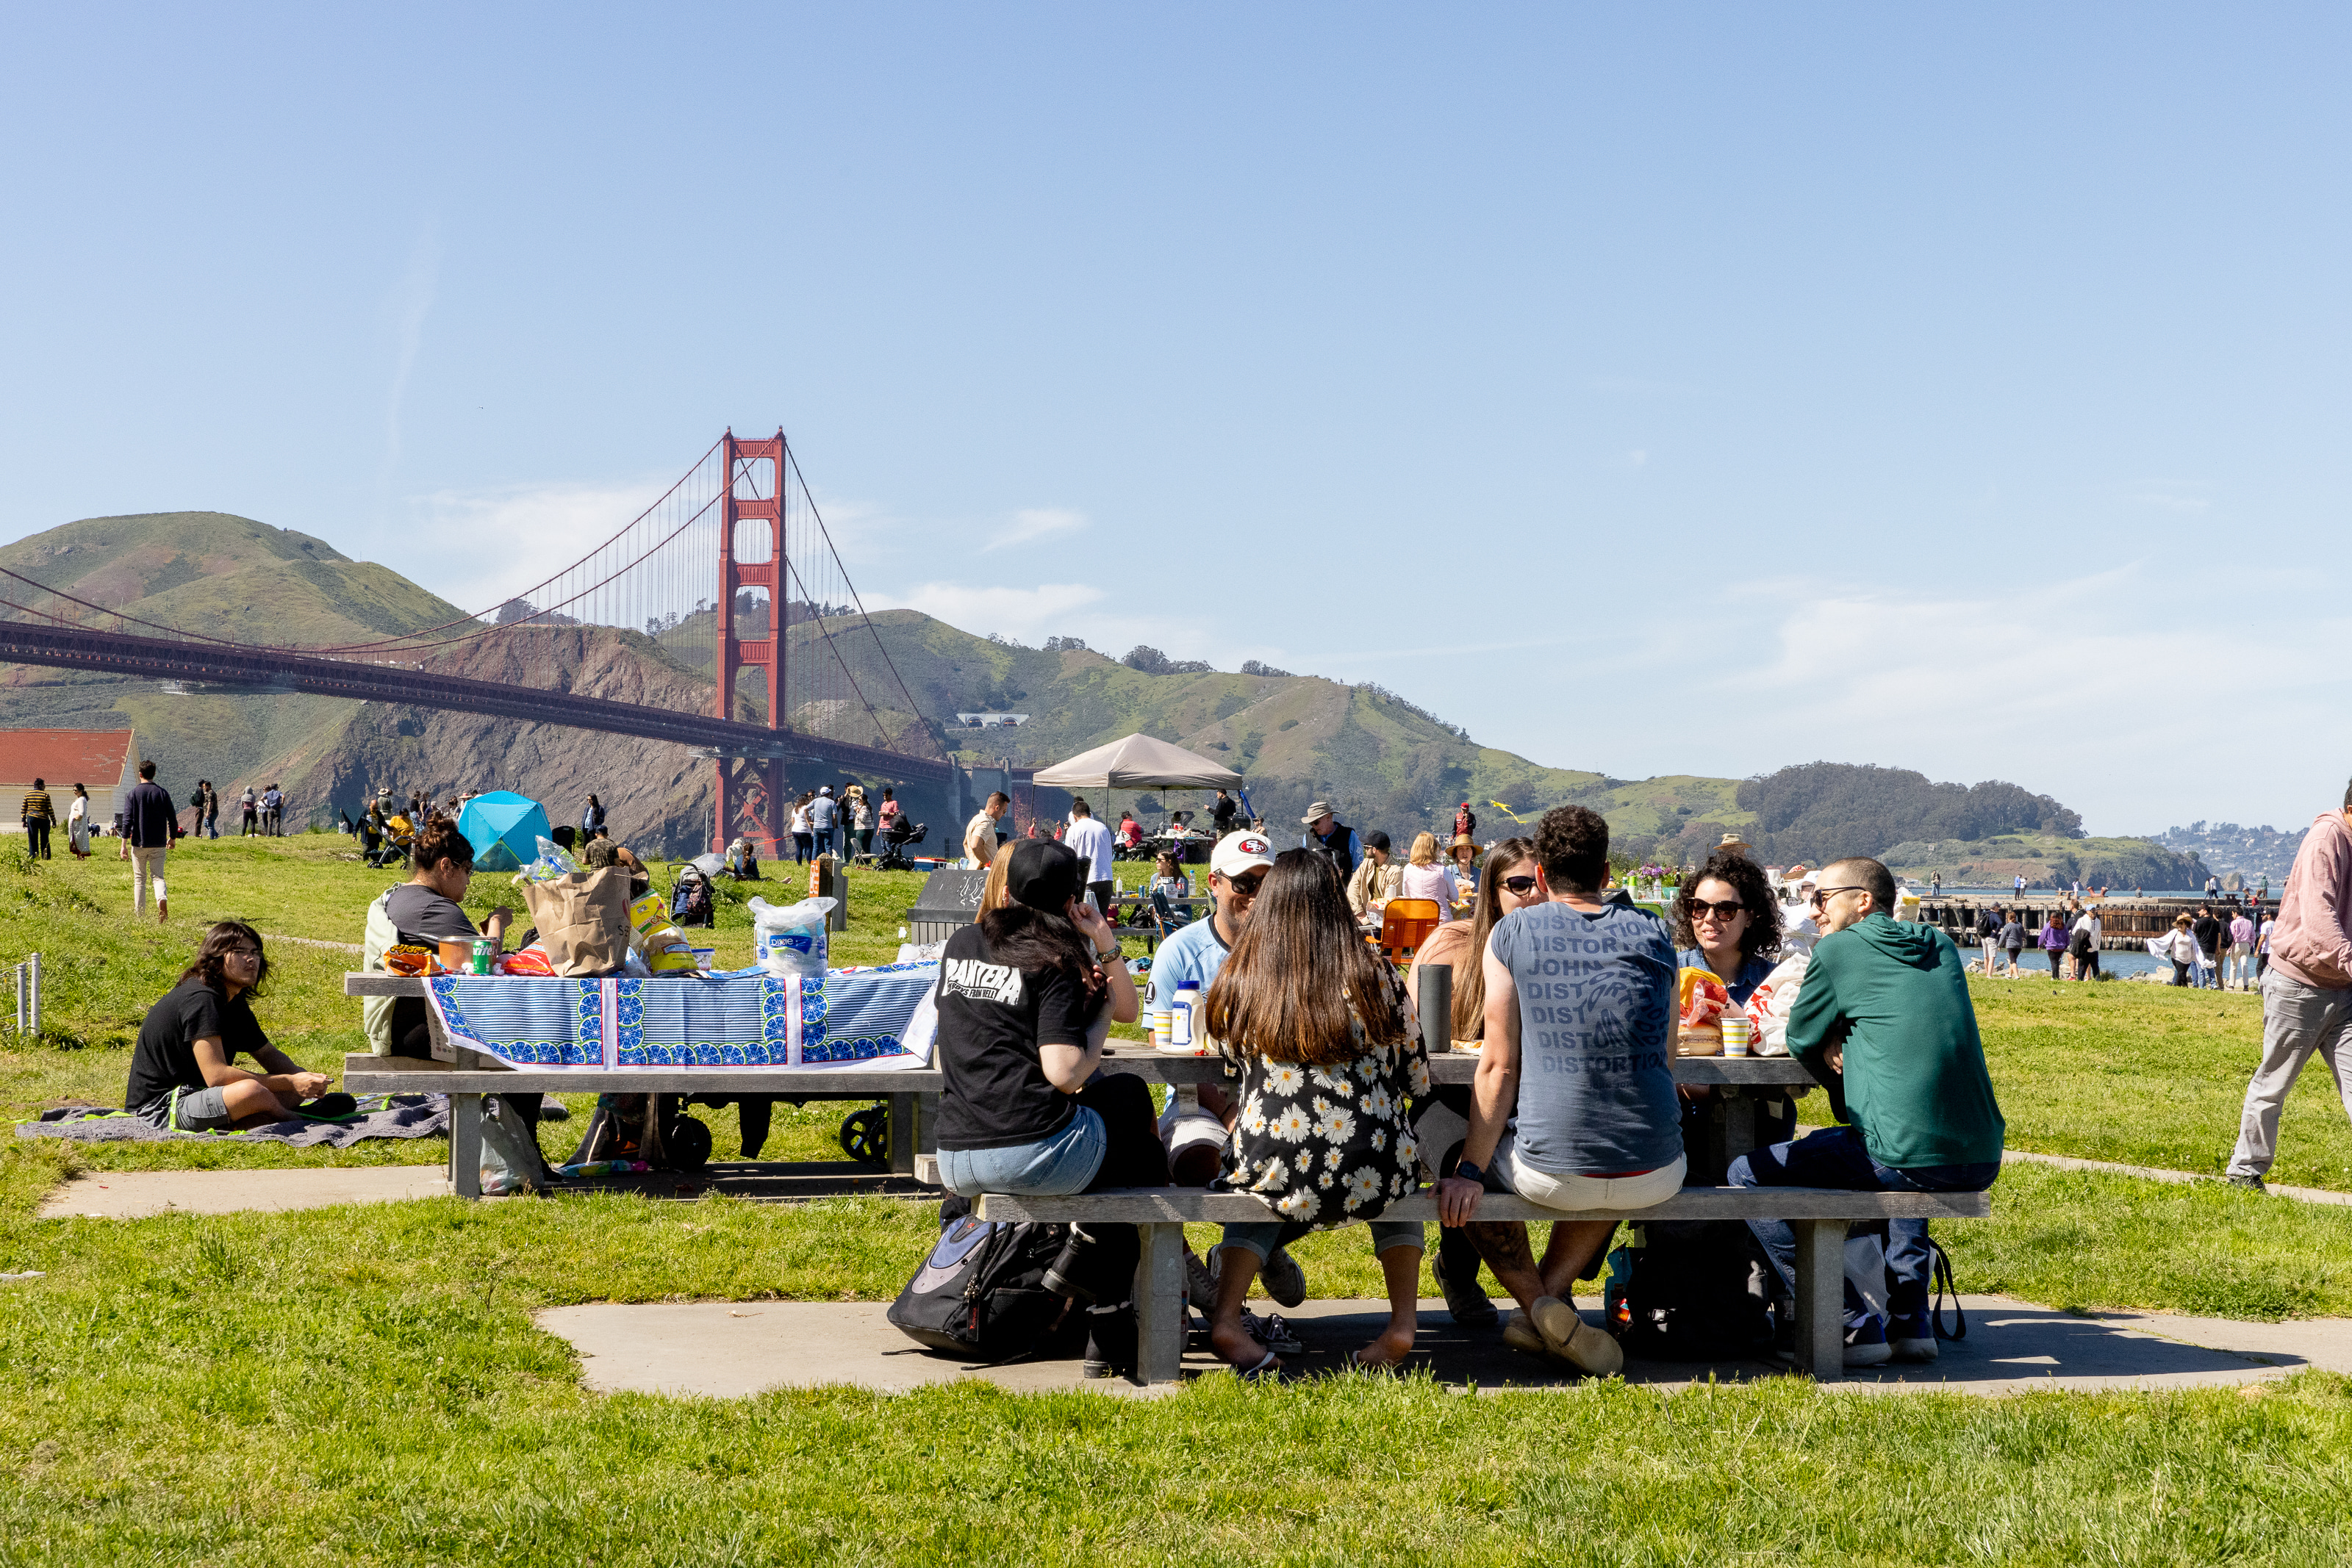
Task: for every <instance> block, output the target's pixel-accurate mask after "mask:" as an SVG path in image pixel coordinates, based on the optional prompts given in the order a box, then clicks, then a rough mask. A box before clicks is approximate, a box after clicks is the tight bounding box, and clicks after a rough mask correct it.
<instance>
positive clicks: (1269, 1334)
mask: <svg viewBox="0 0 2352 1568" xmlns="http://www.w3.org/2000/svg"><path fill="white" fill-rule="evenodd" d="M1242 1329H1243V1332H1244V1333H1247V1334H1248V1335H1249V1336H1250V1338H1252V1339H1254V1340H1255V1341H1257V1343H1260V1344H1262V1345H1264V1346H1265V1348H1266V1349H1268V1350H1271V1351H1277V1352H1279V1353H1281V1354H1284V1355H1297V1354H1301V1353H1302V1352H1304V1351H1305V1350H1306V1349H1307V1347H1306V1346H1305V1345H1304V1344H1302V1343H1299V1339H1298V1336H1297V1334H1295V1333H1291V1331H1290V1324H1289V1323H1288V1322H1285V1321H1284V1320H1283V1316H1282V1314H1281V1313H1280V1312H1266V1313H1265V1314H1263V1315H1260V1314H1259V1313H1256V1312H1244V1313H1243V1314H1242Z"/></svg>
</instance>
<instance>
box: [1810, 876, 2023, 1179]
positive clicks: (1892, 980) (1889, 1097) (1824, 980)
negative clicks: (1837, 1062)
mask: <svg viewBox="0 0 2352 1568" xmlns="http://www.w3.org/2000/svg"><path fill="white" fill-rule="evenodd" d="M1841 1035H1843V1037H1844V1047H1845V1073H1844V1080H1843V1083H1841V1082H1839V1081H1838V1079H1837V1078H1836V1077H1835V1076H1834V1075H1832V1073H1831V1072H1830V1071H1829V1070H1828V1068H1827V1067H1826V1066H1825V1065H1824V1064H1823V1062H1822V1060H1821V1052H1822V1051H1825V1050H1827V1049H1828V1048H1829V1047H1830V1046H1832V1045H1834V1044H1836V1043H1838V1040H1839V1037H1840V1036H1841ZM1789 1054H1790V1055H1791V1056H1796V1057H1801V1058H1804V1059H1805V1065H1806V1066H1808V1067H1810V1068H1811V1069H1812V1070H1813V1072H1814V1074H1815V1075H1816V1076H1818V1077H1820V1078H1821V1079H1822V1082H1825V1083H1827V1084H1828V1085H1829V1090H1830V1108H1831V1109H1832V1110H1833V1111H1835V1112H1836V1113H1838V1114H1839V1115H1840V1116H1841V1117H1843V1118H1844V1119H1845V1120H1847V1121H1849V1122H1851V1123H1853V1124H1854V1125H1855V1126H1856V1127H1859V1128H1860V1129H1861V1130H1862V1141H1863V1144H1864V1146H1865V1147H1866V1148H1868V1149H1869V1151H1870V1156H1871V1158H1873V1159H1874V1160H1876V1161H1877V1162H1878V1163H1879V1164H1880V1165H1883V1166H1894V1167H1895V1169H1897V1170H1909V1169H1914V1168H1916V1167H1917V1166H1966V1165H1979V1164H1986V1163H1990V1162H1994V1161H1998V1160H1999V1159H2000V1145H2001V1134H2002V1131H2003V1126H2002V1123H2001V1119H2000V1106H1999V1105H1998V1104H1996V1103H1994V1102H1993V1096H1992V1078H1991V1076H1990V1074H1989V1073H1988V1072H1986V1071H1985V1059H1984V1045H1983V1043H1982V1041H1980V1040H1979V1039H1978V1038H1977V1014H1976V1009H1975V1008H1974V1007H1973V1006H1972V1005H1970V1003H1969V982H1968V976H1967V972H1966V970H1965V969H1964V968H1963V967H1961V963H1960V954H1959V949H1958V948H1956V947H1954V946H1952V942H1951V938H1949V937H1948V936H1945V935H1944V934H1943V933H1942V932H1941V931H1938V930H1937V929H1936V927H1934V926H1932V925H1920V924H1916V923H1913V922H1907V921H1895V920H1890V919H1888V918H1887V917H1886V915H1885V914H1884V913H1877V914H1872V915H1866V916H1864V918H1863V919H1861V920H1858V921H1856V922H1854V924H1853V925H1849V926H1847V927H1846V928H1845V929H1844V930H1843V931H1839V932H1834V933H1832V934H1831V935H1830V936H1824V937H1822V939H1821V941H1820V942H1819V943H1818V944H1816V945H1815V946H1814V947H1813V961H1812V963H1811V966H1809V967H1807V968H1806V970H1805V981H1804V985H1803V987H1802V988H1801V989H1800V990H1799V991H1798V992H1797V1001H1796V1006H1795V1008H1794V1009H1792V1010H1791V1011H1790V1016H1789Z"/></svg>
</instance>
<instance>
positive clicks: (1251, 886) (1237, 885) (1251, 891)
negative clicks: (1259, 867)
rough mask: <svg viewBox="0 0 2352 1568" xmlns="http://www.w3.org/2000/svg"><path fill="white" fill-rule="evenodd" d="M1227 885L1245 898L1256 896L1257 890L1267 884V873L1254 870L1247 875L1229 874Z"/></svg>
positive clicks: (1226, 880)
mask: <svg viewBox="0 0 2352 1568" xmlns="http://www.w3.org/2000/svg"><path fill="white" fill-rule="evenodd" d="M1225 885H1226V886H1227V887H1230V888H1232V889H1233V890H1234V892H1235V893H1237V894H1240V895H1241V896H1242V897H1244V898H1255V897H1256V896H1257V890H1258V889H1259V888H1261V887H1264V886H1265V873H1264V872H1262V871H1261V872H1253V873H1250V874H1249V875H1247V876H1229V877H1227V878H1225Z"/></svg>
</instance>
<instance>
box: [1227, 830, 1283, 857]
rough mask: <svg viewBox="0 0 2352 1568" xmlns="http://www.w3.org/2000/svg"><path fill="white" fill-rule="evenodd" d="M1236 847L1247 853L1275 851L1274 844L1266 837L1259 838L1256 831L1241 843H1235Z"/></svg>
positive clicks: (1258, 853) (1267, 853)
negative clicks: (1268, 841)
mask: <svg viewBox="0 0 2352 1568" xmlns="http://www.w3.org/2000/svg"><path fill="white" fill-rule="evenodd" d="M1234 848H1235V849H1237V850H1239V851H1241V852H1242V853H1244V854H1245V855H1270V854H1272V853H1274V846H1273V845H1272V844H1270V843H1267V842H1266V841H1265V840H1264V839H1261V838H1259V837H1258V836H1257V835H1256V834H1255V833H1251V834H1249V835H1247V836H1245V837H1244V838H1243V839H1242V841H1240V842H1239V843H1237V844H1235V845H1234Z"/></svg>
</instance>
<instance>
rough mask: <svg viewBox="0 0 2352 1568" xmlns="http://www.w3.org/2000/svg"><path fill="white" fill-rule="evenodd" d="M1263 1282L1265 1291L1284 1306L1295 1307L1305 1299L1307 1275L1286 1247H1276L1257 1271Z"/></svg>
mask: <svg viewBox="0 0 2352 1568" xmlns="http://www.w3.org/2000/svg"><path fill="white" fill-rule="evenodd" d="M1257 1277H1258V1278H1259V1279H1260V1280H1262V1281H1265V1293H1266V1294H1267V1295H1269V1296H1272V1297H1273V1298H1274V1299H1275V1300H1276V1301H1280V1302H1281V1303H1282V1304H1283V1305H1284V1306H1286V1307H1295V1306H1297V1305H1298V1304H1299V1303H1300V1302H1301V1301H1305V1300H1306V1299H1307V1276H1306V1275H1305V1274H1304V1273H1303V1272H1301V1271H1300V1270H1299V1267H1298V1260H1297V1259H1296V1258H1293V1257H1292V1256H1291V1255H1290V1249H1288V1248H1287V1247H1277V1248H1276V1249H1274V1252H1273V1254H1272V1256H1270V1257H1268V1258H1267V1259H1266V1260H1265V1267H1264V1268H1262V1269H1260V1270H1258V1271H1257Z"/></svg>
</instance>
